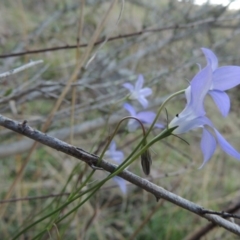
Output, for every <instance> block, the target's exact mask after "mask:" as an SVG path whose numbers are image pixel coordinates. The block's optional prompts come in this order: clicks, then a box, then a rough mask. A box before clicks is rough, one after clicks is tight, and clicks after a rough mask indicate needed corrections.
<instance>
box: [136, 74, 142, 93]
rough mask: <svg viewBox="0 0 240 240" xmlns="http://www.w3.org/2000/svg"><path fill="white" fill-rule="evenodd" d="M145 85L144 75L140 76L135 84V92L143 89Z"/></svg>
mask: <svg viewBox="0 0 240 240" xmlns="http://www.w3.org/2000/svg"><path fill="white" fill-rule="evenodd" d="M143 83H144V78H143V75H141V74H140V75H138V79H137V81H136V84H135V90H136V91H139V90H140V89H141V88H142V86H143Z"/></svg>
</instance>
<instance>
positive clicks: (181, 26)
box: [0, 18, 216, 58]
mask: <svg viewBox="0 0 240 240" xmlns="http://www.w3.org/2000/svg"><path fill="white" fill-rule="evenodd" d="M215 21H216V19H215V18H208V19H205V20H201V21H196V22H193V23H188V24H173V25H170V26H166V27H161V28H152V29H143V30H141V31H138V32H133V33H128V34H120V35H117V36H114V37H110V38H108V39H107V42H111V41H114V40H119V39H123V38H130V37H136V36H139V35H142V34H144V33H147V32H161V31H166V30H176V29H188V28H194V27H196V26H199V25H204V24H210V23H214V22H215ZM105 41H106V38H105V37H103V38H101V39H99V40H98V41H96V42H95V43H94V46H97V45H99V44H101V43H103V42H105ZM87 46H88V43H84V44H80V45H78V44H73V45H68V44H67V45H64V46H58V47H50V48H43V49H35V50H29V51H23V52H18V53H8V54H2V55H0V58H9V57H18V56H23V55H30V54H35V53H43V52H53V51H60V50H67V49H76V48H78V47H80V48H84V47H87Z"/></svg>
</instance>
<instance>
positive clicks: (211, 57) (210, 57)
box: [201, 48, 218, 71]
mask: <svg viewBox="0 0 240 240" xmlns="http://www.w3.org/2000/svg"><path fill="white" fill-rule="evenodd" d="M201 49H202V51H203V53H204V55H205V57H206V60H207V62H208V64H210V65H211V67H212V71H214V70H216V69H217V67H218V59H217V56H216V55H215V54H214V52H213V51H212V50H210V49H208V48H201Z"/></svg>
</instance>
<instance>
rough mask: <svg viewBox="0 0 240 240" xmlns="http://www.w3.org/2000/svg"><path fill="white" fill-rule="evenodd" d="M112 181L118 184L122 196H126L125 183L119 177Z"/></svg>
mask: <svg viewBox="0 0 240 240" xmlns="http://www.w3.org/2000/svg"><path fill="white" fill-rule="evenodd" d="M113 180H114V181H115V182H116V183H117V184H118V186H119V187H120V189H121V191H122V192H123V194H126V193H127V184H126V181H125V180H124V179H122V178H121V177H118V176H115V177H113Z"/></svg>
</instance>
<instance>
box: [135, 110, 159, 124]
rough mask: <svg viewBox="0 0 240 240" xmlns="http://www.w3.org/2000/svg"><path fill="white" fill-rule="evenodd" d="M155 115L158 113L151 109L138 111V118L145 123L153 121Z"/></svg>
mask: <svg viewBox="0 0 240 240" xmlns="http://www.w3.org/2000/svg"><path fill="white" fill-rule="evenodd" d="M155 117H156V113H154V112H151V111H145V112H139V113H137V118H138V119H139V120H140V121H142V122H143V123H152V122H153V120H154V118H155Z"/></svg>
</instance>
